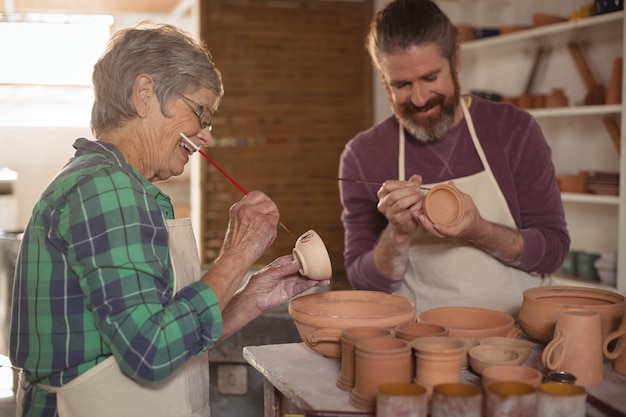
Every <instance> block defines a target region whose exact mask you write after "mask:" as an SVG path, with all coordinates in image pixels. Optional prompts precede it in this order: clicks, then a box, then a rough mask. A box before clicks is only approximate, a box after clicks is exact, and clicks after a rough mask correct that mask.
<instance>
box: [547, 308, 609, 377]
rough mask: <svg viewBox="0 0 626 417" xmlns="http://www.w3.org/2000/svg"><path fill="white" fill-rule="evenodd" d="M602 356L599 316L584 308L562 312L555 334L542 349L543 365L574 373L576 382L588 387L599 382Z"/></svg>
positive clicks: (601, 372) (550, 368)
mask: <svg viewBox="0 0 626 417" xmlns="http://www.w3.org/2000/svg"><path fill="white" fill-rule="evenodd" d="M602 359H603V357H602V330H601V324H600V315H599V314H598V313H597V312H595V311H591V310H584V309H565V310H563V311H561V312H560V313H559V316H558V319H557V321H556V326H555V329H554V337H553V339H552V340H551V341H550V343H548V344H547V345H546V347H545V349H544V350H543V354H542V356H541V361H542V363H543V365H544V366H545V367H546V368H547V369H549V370H551V371H555V370H559V371H565V372H569V373H571V374H573V375H575V376H576V384H577V385H583V386H588V385H596V384H599V383H600V382H602V378H603V367H602Z"/></svg>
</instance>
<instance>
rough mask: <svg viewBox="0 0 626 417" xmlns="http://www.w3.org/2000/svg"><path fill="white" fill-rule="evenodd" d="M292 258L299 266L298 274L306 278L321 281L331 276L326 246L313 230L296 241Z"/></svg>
mask: <svg viewBox="0 0 626 417" xmlns="http://www.w3.org/2000/svg"><path fill="white" fill-rule="evenodd" d="M293 257H294V258H295V260H296V261H297V262H298V263H299V264H300V273H301V274H302V275H304V276H306V277H307V278H310V279H314V280H316V281H321V280H324V279H330V277H331V276H332V274H333V268H332V266H331V263H330V256H329V255H328V250H326V245H324V241H323V240H322V238H321V237H320V236H319V235H318V234H317V233H316V232H315V231H314V230H309V231H307V232H305V233H303V234H302V235H301V236H300V237H299V238H298V240H296V245H295V247H294V248H293Z"/></svg>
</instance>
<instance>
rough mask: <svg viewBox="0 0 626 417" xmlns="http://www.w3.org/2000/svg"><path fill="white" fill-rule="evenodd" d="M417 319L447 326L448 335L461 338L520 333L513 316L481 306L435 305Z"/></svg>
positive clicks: (510, 335)
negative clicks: (435, 306)
mask: <svg viewBox="0 0 626 417" xmlns="http://www.w3.org/2000/svg"><path fill="white" fill-rule="evenodd" d="M417 321H418V322H419V323H431V324H438V325H440V326H444V327H447V328H448V335H449V336H450V337H459V338H462V339H472V340H477V339H479V338H482V337H489V336H504V337H519V336H520V335H521V332H520V331H519V330H518V329H517V328H515V320H514V319H513V316H511V315H510V314H506V313H503V312H501V311H497V310H490V309H487V308H481V307H437V308H433V309H430V310H426V311H423V312H421V313H420V314H418V316H417Z"/></svg>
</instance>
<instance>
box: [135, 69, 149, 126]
mask: <svg viewBox="0 0 626 417" xmlns="http://www.w3.org/2000/svg"><path fill="white" fill-rule="evenodd" d="M153 94H154V80H153V79H152V77H151V76H150V75H149V74H145V73H144V74H139V75H138V76H137V78H135V82H134V83H133V92H132V96H131V100H132V103H133V106H134V107H135V111H136V112H137V116H139V117H142V118H143V117H146V116H147V115H148V110H149V108H150V105H149V103H150V99H151V98H152V95H153Z"/></svg>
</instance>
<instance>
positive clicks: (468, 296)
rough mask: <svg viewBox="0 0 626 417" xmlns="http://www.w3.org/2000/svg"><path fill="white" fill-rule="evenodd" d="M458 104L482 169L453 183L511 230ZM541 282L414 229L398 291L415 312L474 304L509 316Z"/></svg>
mask: <svg viewBox="0 0 626 417" xmlns="http://www.w3.org/2000/svg"><path fill="white" fill-rule="evenodd" d="M461 108H462V109H463V114H464V115H465V120H466V123H467V126H468V129H469V132H470V135H471V137H472V141H473V143H474V147H475V148H476V152H477V153H478V155H479V156H480V160H481V162H482V164H483V167H484V171H481V172H479V173H476V174H473V175H470V176H467V177H461V178H455V179H454V184H455V186H456V187H457V188H458V189H459V190H461V191H462V192H464V193H466V194H469V195H471V196H472V199H473V200H474V203H475V204H476V207H477V208H478V210H479V212H480V214H481V216H482V217H483V218H485V219H486V220H489V221H491V222H494V223H499V224H502V225H504V226H508V227H512V228H517V226H516V225H515V221H514V220H513V216H512V215H511V212H510V210H509V207H508V205H507V203H506V200H505V198H504V195H503V194H502V191H501V190H500V187H499V186H498V183H497V181H496V179H495V177H494V175H493V173H492V171H491V167H490V166H489V162H488V161H487V158H486V157H485V153H484V152H483V149H482V146H481V145H480V142H479V141H478V137H477V136H476V131H475V129H474V124H473V122H472V119H471V116H470V114H469V111H468V110H467V106H466V104H465V101H464V100H463V99H462V100H461ZM404 140H405V139H404V128H403V127H402V125H401V126H400V137H399V141H400V145H399V146H400V156H399V159H398V172H399V179H401V180H403V179H404V177H405V168H404V164H405V162H404V159H405V156H404ZM433 185H434V184H424V186H426V187H429V186H433ZM541 283H542V279H541V277H539V276H535V275H531V274H529V273H527V272H524V271H521V270H519V269H516V268H512V267H509V266H506V265H504V264H503V263H501V262H500V261H498V260H497V259H495V258H493V257H492V256H490V255H488V254H486V253H485V252H483V251H482V250H480V249H478V248H476V247H474V246H472V245H469V244H467V243H464V242H462V241H461V240H459V239H440V238H437V237H435V236H433V235H431V234H430V233H429V232H427V231H426V230H425V229H424V228H419V229H418V232H417V233H416V235H415V236H414V238H413V241H412V245H411V248H410V249H409V263H408V267H407V271H406V274H405V276H404V279H403V281H402V286H401V287H400V289H399V290H398V294H401V295H404V296H406V297H408V298H410V299H413V300H415V302H416V309H417V312H418V313H419V312H421V311H424V310H429V309H431V308H434V307H443V306H479V307H485V308H491V309H494V310H500V311H504V312H507V313H509V314H514V313H516V312H517V311H518V310H519V307H520V305H521V302H522V295H523V291H524V290H525V289H526V288H529V287H534V286H538V285H541Z"/></svg>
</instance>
